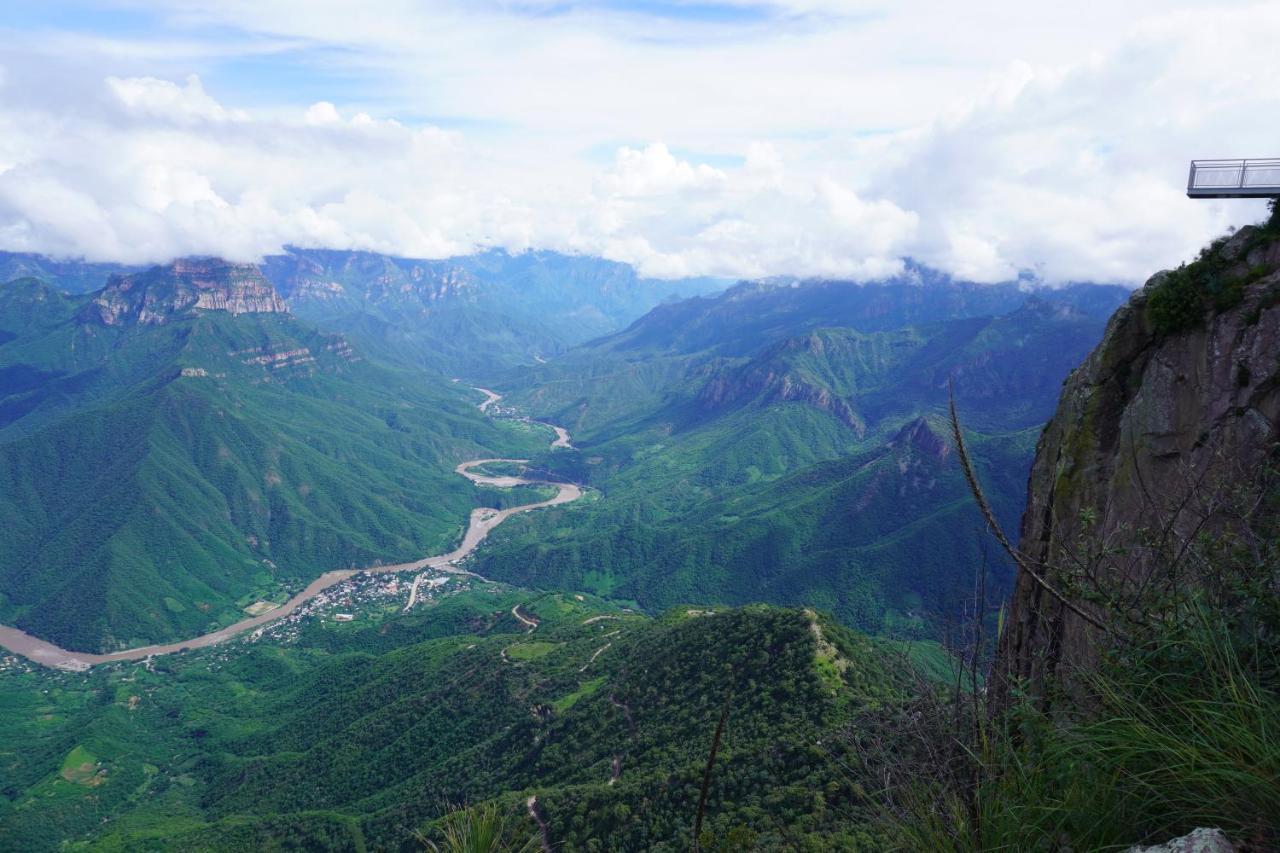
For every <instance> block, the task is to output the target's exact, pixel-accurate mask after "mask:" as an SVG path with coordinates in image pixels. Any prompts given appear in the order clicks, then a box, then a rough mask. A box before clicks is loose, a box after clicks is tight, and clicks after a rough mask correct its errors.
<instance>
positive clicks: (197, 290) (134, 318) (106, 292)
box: [81, 258, 289, 326]
mask: <svg viewBox="0 0 1280 853" xmlns="http://www.w3.org/2000/svg"><path fill="white" fill-rule="evenodd" d="M200 310H203V311H226V312H228V313H231V314H284V313H288V310H289V309H288V308H287V307H286V305H285V303H284V300H283V299H281V298H280V294H278V293H276V291H275V288H273V287H272V286H271V284H270V283H269V282H268V281H267V280H266V279H265V278H263V276H262V273H261V272H260V271H259V270H258V268H257V267H256V266H254V265H253V264H238V263H232V262H230V261H225V260H222V259H221V258H180V259H178V260H175V261H173V262H172V263H170V264H168V265H166V266H158V267H152V268H151V269H149V270H145V271H143V272H137V273H129V274H127V275H113V276H111V278H110V279H108V280H107V285H106V287H104V288H103V289H102V291H101V292H100V293H99V294H98V295H97V296H96V297H95V298H94V299H93V301H92V302H90V303H89V304H88V305H87V306H85V308H84V310H83V311H82V312H81V319H82V320H84V321H88V322H96V323H100V324H102V325H105V326H120V325H142V326H150V325H159V324H162V323H166V322H168V321H170V320H172V319H174V318H177V317H186V316H190V315H191V314H193V313H194V312H196V311H200Z"/></svg>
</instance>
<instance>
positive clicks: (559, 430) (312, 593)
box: [0, 389, 582, 671]
mask: <svg viewBox="0 0 1280 853" xmlns="http://www.w3.org/2000/svg"><path fill="white" fill-rule="evenodd" d="M476 390H480V391H483V393H484V394H485V396H486V399H485V401H484V402H483V403H481V404H480V407H479V408H480V410H481V411H484V410H485V409H487V408H488V407H489V406H490V405H492V404H493V403H495V402H497V400H499V399H501V397H500V395H498V394H495V393H494V392H492V391H488V390H485V389H476ZM548 426H551V427H552V429H554V430H555V433H556V440H555V441H554V442H552V444H551V446H552V447H568V446H569V434H568V433H567V432H566V431H565V430H564V428H563V427H557V426H554V425H551V424H548ZM526 461H528V460H525V459H472V460H470V461H468V462H463V463H462V464H461V465H459V466H458V467H457V468H455V469H454V470H455V471H456V472H457V473H458V474H461V475H462V476H463V477H466V478H467V479H468V480H470V481H471V482H473V483H477V484H479V485H484V486H496V487H499V488H511V487H513V486H555V487H556V489H557V492H556V494H555V496H554V497H552V498H549V499H547V500H545V501H539V502H537V503H531V504H522V505H520V506H513V507H509V508H507V509H504V510H496V509H490V508H488V507H480V508H477V509H473V510H472V511H471V519H470V522H469V524H468V525H467V532H466V533H465V534H464V535H463V537H462V544H460V545H459V546H458V547H457V548H455V549H453V550H452V551H450V552H449V553H447V554H440V555H439V556H435V557H425V558H423V559H421V560H415V561H414V562H411V563H396V564H395V565H391V566H372V567H370V568H367V569H340V570H337V571H332V572H325V573H324V574H322V575H321V576H320V577H318V578H316V579H315V580H313V581H312V582H311V583H310V584H308V585H307V588H306V589H304V590H302V592H299V593H298V594H297V595H295V596H294V597H293V598H291V599H289V600H288V601H287V602H285V603H284V604H282V605H280V606H279V607H277V608H275V609H274V610H270V611H268V612H266V613H263V614H262V615H260V616H254V617H252V618H250V619H242V620H241V621H239V622H236V623H235V624H234V625H228V626H227V627H225V628H220V629H218V630H217V631H212V632H210V633H208V634H202V635H200V636H199V637H194V638H192V639H190V640H181V641H179V642H176V643H164V644H160V645H154V646H139V647H138V648H134V649H123V650H121V651H118V652H109V653H107V654H100V655H99V654H90V653H89V652H72V651H68V650H66V649H64V648H61V647H59V646H55V645H54V644H53V643H50V642H47V641H45V640H41V639H40V638H38V637H33V636H31V635H30V634H28V633H26V632H25V631H19V630H18V629H17V628H11V627H9V626H8V625H0V646H2V647H4V648H5V649H8V650H9V651H10V652H13V653H14V654H19V655H22V656H23V657H25V658H28V659H30V660H32V661H34V662H36V663H38V664H43V665H44V666H49V667H55V668H57V669H67V670H73V671H81V670H85V669H88V668H89V667H91V666H93V665H94V664H100V663H113V662H116V661H130V660H143V659H145V658H149V657H152V656H154V655H168V654H173V653H174V652H181V651H186V650H188V649H203V648H205V647H207V646H212V645H216V644H217V643H221V642H223V641H224V640H229V639H231V638H232V637H234V636H236V635H237V634H241V633H243V632H245V631H248V630H250V629H251V628H257V627H259V626H261V625H266V624H268V623H271V622H274V621H276V620H277V619H280V618H281V617H284V616H288V615H289V614H290V613H292V612H293V611H294V610H297V609H298V607H299V606H301V605H302V604H304V603H306V602H307V601H309V600H311V599H312V598H315V597H316V596H317V595H319V594H320V593H322V592H324V591H325V590H326V589H328V588H329V587H331V586H333V585H335V584H339V583H341V582H343V581H344V580H346V579H347V578H350V577H352V576H354V575H358V574H378V573H384V572H412V571H421V570H423V569H436V570H437V571H441V572H450V573H453V574H473V573H471V572H467V571H465V570H463V569H459V568H457V567H456V566H454V565H453V564H454V563H456V562H457V561H458V560H461V559H462V558H463V557H465V556H467V555H468V554H470V553H471V552H472V551H474V550H475V549H476V547H477V546H478V545H479V544H480V543H481V542H483V541H484V539H485V537H486V536H488V535H489V532H490V531H491V530H493V529H494V528H495V527H497V526H498V525H499V524H501V523H502V522H504V521H506V520H507V519H508V518H510V517H511V516H513V515H516V514H517V513H521V512H528V511H530V510H534V509H541V508H542V507H548V506H557V505H559V504H566V503H569V502H570V501H575V500H577V499H578V498H580V497H582V490H581V489H579V488H578V487H577V486H575V485H573V484H572V483H553V482H549V481H546V480H527V479H525V478H524V477H514V476H507V477H490V476H487V475H484V474H477V473H475V472H474V471H472V470H471V469H472V468H478V467H480V466H481V465H484V464H486V463H489V462H515V463H523V462H526Z"/></svg>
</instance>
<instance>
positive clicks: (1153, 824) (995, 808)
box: [892, 610, 1280, 853]
mask: <svg viewBox="0 0 1280 853" xmlns="http://www.w3.org/2000/svg"><path fill="white" fill-rule="evenodd" d="M1278 664H1280V661H1278V660H1277V657H1276V654H1275V650H1274V649H1271V650H1267V649H1265V648H1262V647H1259V646H1255V645H1242V644H1241V643H1240V641H1239V640H1238V639H1237V638H1235V637H1233V636H1232V635H1231V633H1230V629H1229V628H1227V627H1226V626H1224V625H1223V624H1222V622H1221V620H1218V619H1215V617H1214V616H1213V615H1212V614H1210V613H1208V612H1205V611H1203V610H1201V611H1197V612H1195V613H1194V614H1192V619H1191V622H1190V624H1188V625H1186V626H1182V627H1180V628H1179V629H1177V630H1176V632H1174V633H1171V634H1170V635H1167V636H1165V637H1164V639H1163V640H1162V641H1161V642H1160V643H1158V644H1156V645H1154V646H1152V647H1150V648H1147V649H1144V650H1142V651H1141V652H1139V653H1138V654H1136V655H1134V656H1132V657H1127V658H1126V659H1124V660H1122V661H1114V662H1112V663H1110V664H1108V665H1106V666H1104V667H1103V668H1102V669H1101V670H1100V671H1099V672H1098V673H1096V674H1094V675H1092V676H1090V677H1089V678H1088V679H1087V681H1086V684H1087V688H1088V691H1089V693H1090V694H1091V697H1092V698H1091V700H1090V703H1089V704H1088V705H1087V706H1084V708H1085V710H1081V711H1079V712H1078V713H1077V714H1076V715H1075V717H1074V718H1073V719H1065V720H1064V719H1049V718H1047V717H1044V716H1043V715H1040V714H1038V713H1036V712H1033V711H1031V710H1029V709H1028V708H1025V707H1023V708H1020V709H1017V713H1016V714H1014V715H1013V716H1012V717H1010V718H1009V719H1008V720H1006V721H1005V722H1006V727H1005V728H999V729H993V730H992V731H991V732H990V733H989V736H988V737H984V738H983V739H982V741H981V742H980V743H979V745H978V749H979V752H978V754H977V756H976V759H977V760H978V762H979V764H980V767H981V771H982V778H983V780H984V781H982V782H981V783H980V784H979V785H978V786H977V787H976V788H975V789H974V790H973V791H972V792H971V796H970V795H968V794H964V795H962V794H958V793H956V792H939V791H938V789H937V787H936V785H934V784H933V783H931V782H921V783H919V784H918V785H917V786H915V787H914V789H913V790H912V791H911V792H910V793H909V794H908V795H907V797H906V802H907V803H908V811H909V813H910V814H911V817H910V818H909V819H908V820H906V821H904V822H900V823H898V824H897V825H896V826H895V828H894V830H893V833H892V834H893V835H894V836H896V837H897V838H899V839H900V847H899V849H902V850H921V849H929V850H938V851H955V853H976V851H990V850H1028V851H1034V850H1056V849H1059V848H1060V846H1061V844H1063V843H1069V844H1070V846H1071V847H1072V848H1073V849H1077V850H1106V849H1123V848H1125V847H1127V846H1128V845H1131V844H1134V843H1138V842H1150V843H1154V842H1162V841H1165V840H1168V839H1169V838H1172V837H1176V836H1179V835H1183V834H1185V833H1187V832H1189V831H1191V830H1192V829H1194V828H1196V827H1199V826H1216V827H1219V828H1221V829H1223V830H1224V831H1225V832H1226V833H1227V834H1228V836H1229V837H1231V838H1232V839H1234V840H1237V841H1247V842H1251V843H1255V844H1257V845H1258V849H1272V848H1271V847H1270V846H1269V845H1271V844H1274V843H1275V842H1276V841H1277V840H1280V785H1278V784H1277V780H1278V779H1280V695H1278V693H1277V691H1276V684H1275V678H1276V673H1277V672H1280V668H1278V666H1277V665H1278Z"/></svg>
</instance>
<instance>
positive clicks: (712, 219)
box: [0, 0, 1280, 284]
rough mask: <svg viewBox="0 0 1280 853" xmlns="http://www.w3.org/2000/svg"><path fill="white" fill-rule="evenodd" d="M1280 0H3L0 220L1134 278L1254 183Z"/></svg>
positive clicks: (71, 231)
mask: <svg viewBox="0 0 1280 853" xmlns="http://www.w3.org/2000/svg"><path fill="white" fill-rule="evenodd" d="M1277 44H1280V3H1277V2H1274V0H1272V2H1267V3H1257V2H1247V0H1241V2H1234V0H1222V2H1213V3H1211V2H1203V0H1201V2H1184V0H1108V2H1095V0H1075V2H1071V3H1060V2H1036V0H1013V2H1006V0H970V2H967V3H964V4H957V3H944V2H936V0H929V2H924V0H896V1H895V2H890V0H772V2H758V0H594V2H588V1H587V0H583V2H577V0H464V1H463V2H456V3H455V2H443V0H442V2H430V0H362V2H359V3H353V2H339V0H185V2H168V0H101V1H100V2H89V1H88V0H67V2H59V0H40V1H39V2H32V0H6V2H5V3H4V4H3V7H2V8H0V249H5V250H9V251H32V252H41V253H45V254H50V255H53V256H57V257H84V258H87V259H90V260H101V261H116V262H128V263H149V262H164V261H167V260H169V259H170V258H173V257H177V256H183V255H192V254H204V255H210V254H212V255H222V256H225V257H228V258H231V259H235V260H255V259H257V258H259V257H261V256H262V255H264V254H270V253H273V252H277V251H279V250H280V249H281V247H283V246H285V245H296V246H304V247H327V248H354V249H368V250H373V251H380V252H386V253H390V254H398V255H404V256H410V257H427V258H439V257H447V256H451V255H458V254H466V253H468V252H471V251H475V250H477V249H482V248H489V247H501V248H505V249H508V250H510V251H522V250H526V249H552V250H557V251H563V252H571V253H580V254H590V255H599V256H603V257H606V258H610V259H612V260H617V261H623V262H627V263H631V264H634V265H635V266H636V267H637V269H638V270H639V271H640V272H641V273H642V274H644V275H649V276H654V277H662V278H674V277H681V276H690V275H711V276H722V277H728V278H756V277H763V276H775V275H788V276H806V277H807V276H818V277H828V278H847V279H851V280H869V279H873V278H882V277H886V276H892V275H894V274H896V273H898V272H899V271H901V270H902V268H903V267H902V265H903V260H904V259H906V258H911V259H914V260H916V261H918V262H920V263H924V264H927V265H929V266H932V267H936V268H938V269H941V270H943V271H945V272H948V273H951V274H953V275H955V276H958V277H962V278H967V279H971V280H975V281H983V282H993V281H1002V280H1011V279H1014V278H1018V277H1031V278H1034V279H1037V280H1040V281H1044V282H1048V283H1051V284H1052V283H1062V282H1068V281H1097V282H1119V283H1127V284H1140V283H1141V282H1142V281H1144V280H1145V279H1146V278H1147V277H1148V276H1150V275H1151V274H1152V273H1153V272H1155V271H1156V270H1158V269H1161V268H1166V267H1170V266H1174V265H1176V264H1178V263H1179V262H1181V261H1183V260H1187V259H1189V258H1191V257H1193V256H1194V255H1195V253H1196V251H1197V250H1198V248H1199V247H1200V246H1201V245H1203V244H1204V243H1205V242H1207V241H1208V240H1210V239H1212V238H1213V237H1214V236H1216V235H1218V234H1220V233H1223V232H1224V231H1225V230H1227V229H1228V228H1230V227H1233V226H1239V225H1242V224H1245V223H1248V222H1252V221H1256V220H1258V219H1260V218H1261V217H1262V216H1263V215H1264V213H1265V208H1264V205H1263V203H1262V202H1259V201H1191V200H1189V199H1187V198H1186V196H1185V187H1186V172H1187V165H1188V161H1189V160H1190V159H1192V158H1200V157H1204V158H1211V157H1266V156H1280V86H1277V85H1276V81H1277V80H1280V51H1277V50H1276V49H1275V45H1277Z"/></svg>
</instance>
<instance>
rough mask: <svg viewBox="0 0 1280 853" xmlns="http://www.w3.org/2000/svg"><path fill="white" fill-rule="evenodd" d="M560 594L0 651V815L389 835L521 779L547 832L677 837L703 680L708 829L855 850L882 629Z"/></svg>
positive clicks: (884, 679) (887, 653)
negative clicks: (165, 643)
mask: <svg viewBox="0 0 1280 853" xmlns="http://www.w3.org/2000/svg"><path fill="white" fill-rule="evenodd" d="M581 598H582V596H570V595H544V596H531V595H530V594H529V593H528V592H523V591H521V590H514V589H505V590H503V589H499V588H495V587H482V588H478V589H476V590H475V591H473V592H465V593H462V594H459V595H454V596H446V597H445V598H443V599H442V600H441V601H440V602H439V603H438V604H436V605H435V606H434V607H432V608H430V609H428V610H426V611H422V612H421V613H418V612H415V614H414V615H411V616H405V617H401V616H397V617H395V618H394V619H392V620H391V621H390V622H383V623H381V624H373V625H368V626H366V627H364V628H360V627H357V626H358V625H359V623H358V622H357V623H352V624H348V625H335V624H334V623H332V622H329V623H323V624H321V623H310V624H309V627H308V628H306V629H305V630H304V631H303V633H302V634H301V635H300V637H299V639H298V640H297V642H295V643H292V644H288V645H284V646H279V645H272V644H257V645H251V646H237V647H232V648H230V649H228V650H224V651H221V652H218V651H212V650H206V651H204V652H201V653H200V654H198V655H194V656H187V657H184V658H176V659H162V660H160V661H158V662H157V665H156V667H155V670H154V671H152V670H149V669H148V668H146V667H145V666H143V665H142V664H135V665H128V666H116V667H110V668H104V669H97V670H94V672H93V673H92V674H90V675H88V676H83V675H66V674H62V675H58V674H54V673H49V672H47V671H39V672H35V673H21V672H17V671H12V670H11V671H8V672H0V687H2V688H3V689H0V696H5V697H9V698H7V699H5V700H3V701H4V702H5V703H6V705H7V707H6V714H5V715H4V720H5V722H4V723H3V724H0V762H2V763H3V766H5V768H6V786H7V787H6V789H5V791H4V793H5V796H4V797H3V798H0V833H2V834H4V835H5V837H7V838H9V839H11V840H14V841H15V842H16V843H18V844H20V845H21V846H22V849H25V850H30V851H39V850H45V849H54V848H55V847H57V846H58V845H57V843H56V842H57V839H62V838H65V839H68V840H71V841H73V842H74V843H73V844H72V845H71V847H70V849H86V850H130V851H137V850H160V849H184V850H246V849H301V848H306V849H335V850H357V849H392V850H394V849H411V847H412V839H411V833H412V831H413V830H414V829H417V828H423V827H425V828H427V829H428V830H429V826H430V824H431V822H432V821H433V820H435V819H438V818H439V817H440V816H441V815H442V814H443V813H444V812H446V811H448V810H449V809H450V808H451V807H452V806H454V805H456V804H460V803H477V802H482V801H486V800H495V801H496V802H498V803H499V804H500V806H501V807H502V808H503V809H504V810H507V811H509V812H510V813H511V815H512V816H513V817H514V818H515V819H516V820H517V821H519V820H521V819H523V818H524V816H525V815H526V814H527V812H526V801H527V798H528V797H530V796H536V797H537V805H538V810H539V814H540V816H541V817H542V818H543V819H544V820H545V821H546V822H547V824H548V827H549V833H550V838H551V841H552V843H553V844H554V845H555V846H556V849H562V850H566V851H572V850H636V849H653V850H684V849H688V847H689V839H690V835H689V833H690V830H691V827H692V823H693V819H694V816H695V813H696V804H697V801H698V790H699V786H700V783H701V778H702V773H703V769H704V767H705V763H706V755H707V750H708V749H709V746H710V740H711V737H712V734H713V732H714V729H715V727H716V721H717V719H718V718H719V716H720V713H721V710H722V708H723V707H724V706H725V704H726V703H727V704H728V707H729V714H728V718H727V724H726V726H725V731H724V735H723V738H722V742H721V745H720V750H719V757H718V761H717V764H716V769H715V772H714V774H713V777H712V785H711V788H710V792H709V793H710V796H709V798H708V807H707V817H706V828H707V829H708V830H709V831H710V832H711V833H712V834H713V835H715V836H716V837H718V838H721V839H726V838H728V837H729V836H730V834H731V833H736V836H735V837H739V838H742V837H746V838H754V839H755V840H756V841H757V843H759V844H761V845H763V846H765V847H776V846H778V845H780V844H784V843H785V844H787V845H789V846H792V847H793V848H797V849H805V850H810V849H811V850H823V849H832V848H833V847H836V846H839V847H841V848H843V849H852V850H857V849H864V850H876V849H880V846H879V845H880V843H881V841H882V840H880V841H878V840H877V838H876V835H875V829H874V827H873V825H872V822H871V820H870V816H871V815H872V814H873V803H872V802H871V800H870V799H869V798H868V796H867V795H866V794H865V793H864V792H863V791H862V789H861V787H860V786H859V779H858V778H857V772H856V771H855V770H854V769H853V765H852V764H851V763H850V762H851V761H853V759H852V757H851V756H850V755H848V754H846V752H845V750H846V749H847V746H846V740H847V738H846V737H845V736H844V735H843V734H842V731H843V728H844V727H845V726H847V725H848V724H849V722H850V721H851V720H852V719H853V718H854V717H855V716H863V717H865V716H867V715H873V714H874V713H876V711H877V709H880V708H884V707H886V706H887V705H891V704H893V703H896V702H898V701H899V700H901V699H902V698H904V697H905V696H906V693H907V691H908V688H909V687H910V686H911V685H912V684H913V683H914V682H913V681H912V676H910V674H909V670H910V666H909V665H908V664H907V663H906V659H905V658H903V657H902V656H901V653H900V652H899V651H896V650H893V649H891V648H889V647H887V646H882V645H877V644H875V643H873V642H872V641H869V640H867V639H865V638H863V637H861V636H859V635H856V634H854V633H852V632H850V631H848V630H846V629H844V628H841V627H839V626H837V625H835V624H834V623H832V622H831V621H829V620H828V619H826V618H823V617H818V616H816V615H815V614H813V613H811V612H801V611H788V610H775V609H770V608H761V607H756V608H747V609H744V610H734V611H724V612H717V613H714V614H713V613H711V611H709V610H705V609H686V608H682V609H680V610H677V611H674V612H672V613H670V614H668V615H667V616H665V617H663V618H661V619H657V620H651V619H648V618H645V617H641V616H638V615H635V614H628V613H625V612H620V611H618V610H615V609H612V608H609V607H606V606H603V605H602V604H601V603H600V602H598V601H593V600H591V599H587V600H585V601H580V600H579V599H581ZM517 606H518V607H519V609H520V613H521V615H522V616H524V617H525V618H529V619H532V620H535V621H537V622H538V625H537V627H536V628H534V629H532V630H528V629H526V628H525V626H524V625H523V624H521V623H519V622H517V621H516V619H515V618H514V617H513V616H512V615H511V610H512V608H513V607H517ZM389 629H390V630H392V631H393V633H394V634H395V639H394V640H393V641H392V642H391V644H390V645H388V641H387V639H386V635H387V633H388V630H389ZM41 686H43V687H44V688H45V689H44V690H43V691H41V690H38V689H36V688H38V687H41ZM19 744H21V748H18V749H15V747H16V746H18V745H19ZM69 765H70V766H71V768H72V769H71V770H69V771H68V770H67V769H66V768H67V767H68V766H69ZM82 768H83V769H82ZM534 830H535V827H534V825H533V822H532V821H530V820H525V828H524V829H523V830H521V831H522V832H525V833H526V834H532V833H533V832H534ZM60 849H62V848H60Z"/></svg>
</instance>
